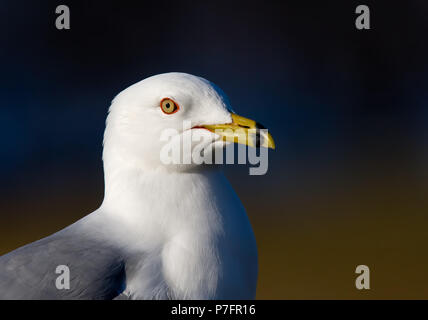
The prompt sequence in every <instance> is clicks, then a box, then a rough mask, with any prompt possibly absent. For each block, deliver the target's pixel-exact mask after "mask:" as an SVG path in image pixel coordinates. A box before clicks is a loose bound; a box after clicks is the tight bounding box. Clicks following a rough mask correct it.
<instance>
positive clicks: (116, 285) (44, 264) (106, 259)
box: [0, 229, 126, 299]
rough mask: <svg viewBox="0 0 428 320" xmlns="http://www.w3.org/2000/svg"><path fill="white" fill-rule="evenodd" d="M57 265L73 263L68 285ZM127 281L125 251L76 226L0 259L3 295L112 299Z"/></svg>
mask: <svg viewBox="0 0 428 320" xmlns="http://www.w3.org/2000/svg"><path fill="white" fill-rule="evenodd" d="M58 266H66V267H68V270H69V279H70V281H69V289H67V287H66V286H64V283H65V282H64V281H66V280H67V279H66V274H65V273H64V270H63V269H62V270H61V269H60V270H58V271H57V267H58ZM62 268H63V267H62ZM57 272H59V273H57ZM58 277H62V278H61V279H59V280H58V281H57V279H58ZM57 282H59V283H60V285H59V288H57ZM125 282H126V279H125V263H124V260H123V258H122V257H121V255H120V252H119V251H118V250H116V249H115V248H114V247H112V246H111V245H108V244H107V243H106V242H105V241H99V240H96V239H94V238H91V237H89V236H87V235H85V234H80V233H77V232H75V231H72V229H71V230H70V229H64V230H62V231H60V232H58V233H56V234H54V235H51V236H49V237H47V238H43V239H41V240H39V241H36V242H33V243H30V244H28V245H26V246H23V247H21V248H18V249H16V250H14V251H12V252H10V253H8V254H6V255H3V256H1V257H0V299H113V298H115V297H116V296H118V295H120V294H121V292H122V291H123V290H124V288H125Z"/></svg>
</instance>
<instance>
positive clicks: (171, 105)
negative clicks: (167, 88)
mask: <svg viewBox="0 0 428 320" xmlns="http://www.w3.org/2000/svg"><path fill="white" fill-rule="evenodd" d="M160 107H161V109H162V111H163V112H164V113H166V114H173V113H175V112H177V111H178V109H180V108H179V107H178V104H176V103H175V102H174V101H172V100H171V99H169V98H164V99H162V101H161V103H160Z"/></svg>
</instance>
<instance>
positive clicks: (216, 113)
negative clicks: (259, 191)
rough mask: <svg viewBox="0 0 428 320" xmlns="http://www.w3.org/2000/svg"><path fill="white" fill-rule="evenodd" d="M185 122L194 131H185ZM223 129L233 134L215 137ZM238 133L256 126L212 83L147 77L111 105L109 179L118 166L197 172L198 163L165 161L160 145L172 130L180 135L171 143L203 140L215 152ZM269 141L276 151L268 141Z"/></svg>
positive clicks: (179, 76)
mask: <svg viewBox="0 0 428 320" xmlns="http://www.w3.org/2000/svg"><path fill="white" fill-rule="evenodd" d="M183 123H185V124H187V125H189V124H190V126H187V127H183ZM225 128H230V129H232V133H231V132H230V131H229V132H228V133H224V134H216V133H218V131H217V129H225ZM237 128H239V129H242V130H244V131H245V130H248V129H250V128H258V126H257V124H256V122H254V121H252V120H249V119H245V118H243V117H240V116H237V115H235V114H234V113H232V112H231V107H230V104H229V101H228V99H227V97H226V95H225V94H224V93H223V91H222V90H221V89H220V88H218V87H217V86H216V85H214V84H213V83H211V82H209V81H207V80H205V79H203V78H200V77H196V76H193V75H190V74H186V73H165V74H159V75H156V76H152V77H149V78H147V79H144V80H142V81H140V82H138V83H136V84H134V85H132V86H130V87H128V88H127V89H125V90H124V91H122V92H121V93H119V94H118V95H117V96H116V97H115V98H114V100H113V102H112V105H111V107H110V110H109V115H108V117H107V122H106V130H105V134H104V151H103V160H104V170H105V175H106V178H107V176H108V175H109V174H110V173H111V172H113V171H115V169H117V168H119V167H121V168H124V167H125V168H132V169H136V170H139V171H143V172H144V171H148V170H164V169H165V170H183V168H184V169H185V170H186V169H194V168H195V167H196V166H197V164H195V163H191V165H186V166H184V167H183V166H173V165H165V164H164V163H163V162H162V161H161V157H160V154H161V149H162V148H163V146H164V144H165V143H166V141H161V136H162V134H163V133H165V132H167V131H168V130H170V129H173V130H174V131H175V132H177V134H176V137H174V138H175V140H174V139H172V140H173V141H176V143H177V144H181V145H182V144H184V143H186V142H188V143H190V145H191V148H193V147H194V146H195V145H197V144H198V143H200V141H204V142H206V143H205V150H210V151H212V150H213V148H215V147H223V146H224V145H225V144H224V141H225V140H226V141H232V142H237V141H235V140H236V139H235V138H236V137H237V136H238V135H237V134H235V133H233V132H234V131H233V130H235V129H237ZM214 131H215V132H216V133H214ZM259 138H260V137H258V139H259ZM234 139H235V140H234ZM169 142H170V141H169ZM265 142H266V143H265V146H268V147H273V140H272V138H271V137H270V136H266V139H265ZM245 143H246V144H250V145H251V143H247V142H245ZM261 145H263V143H262V144H261ZM181 150H184V149H183V148H182V149H181ZM191 150H193V149H191ZM184 152H185V150H184ZM181 156H182V157H184V156H186V155H181Z"/></svg>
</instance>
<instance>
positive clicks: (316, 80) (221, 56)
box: [0, 0, 428, 299]
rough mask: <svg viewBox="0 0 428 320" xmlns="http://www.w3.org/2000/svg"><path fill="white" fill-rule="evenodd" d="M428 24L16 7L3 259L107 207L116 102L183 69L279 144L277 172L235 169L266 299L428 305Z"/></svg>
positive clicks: (342, 15)
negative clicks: (106, 153) (141, 84)
mask: <svg viewBox="0 0 428 320" xmlns="http://www.w3.org/2000/svg"><path fill="white" fill-rule="evenodd" d="M60 4H66V5H68V6H69V8H70V11H71V30H57V29H56V28H55V19H56V17H57V15H56V14H55V8H56V6H57V5H60ZM359 4H366V5H368V6H369V8H370V10H371V29H370V30H362V31H361V30H357V29H356V28H355V19H356V17H357V14H355V8H356V6H357V5H359ZM427 16H428V3H427V2H426V1H423V0H420V1H406V2H403V1H401V2H394V3H393V2H392V1H376V2H368V1H365V2H359V1H275V2H269V1H228V2H221V1H208V0H204V1H181V0H180V1H178V0H177V1H151V2H147V3H145V2H144V1H140V2H128V1H115V2H112V3H106V2H104V1H44V3H43V4H41V3H36V2H34V1H19V2H12V1H9V2H8V3H6V1H2V2H1V3H0V107H1V109H0V140H1V147H0V254H3V253H6V252H8V251H10V250H12V249H15V248H17V247H18V246H21V245H24V244H26V243H28V242H31V241H34V240H36V239H39V238H41V237H44V236H47V235H49V234H51V233H53V232H55V231H57V230H59V229H61V228H63V227H65V226H67V225H69V224H70V223H72V222H74V221H76V220H77V219H79V218H81V217H83V216H84V215H86V214H88V213H90V212H91V211H92V210H94V209H96V208H97V207H98V206H99V205H100V204H101V202H102V199H103V188H104V185H103V170H102V161H101V152H102V136H103V130H104V124H105V117H106V112H107V109H108V107H109V103H110V101H111V100H112V98H113V97H114V96H115V95H116V94H117V93H118V92H120V91H121V90H123V89H125V88H126V87H127V86H129V85H131V84H133V83H135V82H137V81H139V80H141V79H143V78H145V77H148V76H150V75H153V74H158V73H163V72H169V71H181V72H187V73H191V74H195V75H199V76H202V77H205V78H207V79H209V80H211V81H213V82H214V83H216V84H217V85H219V86H220V87H221V88H222V89H223V90H224V91H225V92H226V93H227V94H228V96H229V98H230V100H231V102H232V106H233V107H234V109H235V111H236V112H237V113H239V114H241V115H244V116H248V117H250V118H253V119H257V120H258V121H260V122H261V123H263V124H264V125H265V126H266V127H268V128H269V129H270V132H271V133H272V134H273V136H274V138H275V142H276V145H277V149H276V150H275V151H273V152H270V154H269V171H268V173H267V175H265V176H249V175H248V167H246V166H243V165H235V166H228V167H227V168H226V169H225V170H226V174H227V176H228V177H229V179H230V180H231V183H232V185H233V186H234V188H235V190H236V191H237V193H238V195H239V196H240V198H241V199H242V201H243V203H244V206H245V207H246V209H247V212H248V214H249V216H250V219H251V221H252V224H253V226H254V230H255V233H256V237H257V242H258V246H259V257H260V276H259V283H258V298H260V299H300V298H309V299H314V298H320V299H330V298H338V299H350V298H366V299H375V298H376V299H380V298H383V299H386V298H403V299H407V298H424V299H427V298H428V250H427V248H428V232H427V227H428V198H427V196H428V194H427V188H428V169H427V165H428V163H427V161H428V149H427V147H428V132H427V124H428V108H427V102H428V90H427V89H428V76H427V72H428V62H427V57H428V44H427V35H428V22H427ZM360 264H365V265H367V266H369V267H370V270H371V289H370V290H367V291H364V290H363V291H358V290H357V289H356V288H355V286H354V281H355V278H356V276H357V275H356V274H355V273H354V272H355V268H356V266H357V265H360Z"/></svg>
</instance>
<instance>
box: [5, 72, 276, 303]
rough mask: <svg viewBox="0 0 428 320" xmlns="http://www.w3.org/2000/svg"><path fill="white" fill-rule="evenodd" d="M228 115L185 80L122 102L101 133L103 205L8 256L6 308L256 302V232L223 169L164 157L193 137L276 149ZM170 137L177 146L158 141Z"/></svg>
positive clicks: (205, 86) (134, 90) (146, 88)
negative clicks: (23, 303) (89, 302)
mask: <svg viewBox="0 0 428 320" xmlns="http://www.w3.org/2000/svg"><path fill="white" fill-rule="evenodd" d="M231 110H232V109H231V106H230V103H229V100H228V98H227V97H226V95H225V94H224V92H223V91H222V90H221V89H220V88H218V87H217V86H216V85H215V84H213V83H211V82H210V81H208V80H205V79H203V78H201V77H197V76H193V75H190V74H186V73H176V72H173V73H164V74H158V75H155V76H151V77H149V78H146V79H144V80H142V81H140V82H138V83H136V84H134V85H132V86H130V87H128V88H126V89H125V90H123V91H122V92H121V93H119V94H118V95H117V96H116V97H115V98H114V99H113V101H112V103H111V106H110V108H109V113H108V116H107V120H106V128H105V132H104V141H103V166H104V180H105V193H104V200H103V202H102V204H101V206H100V207H99V208H98V209H97V210H95V211H94V212H92V213H90V214H89V215H86V216H85V217H83V218H82V219H80V220H78V221H77V222H75V223H73V224H71V225H70V226H68V227H66V228H64V229H62V230H61V231H58V232H56V233H54V234H52V235H50V236H48V237H46V238H42V239H40V240H38V241H35V242H33V243H30V244H27V245H25V246H23V247H20V248H18V249H16V250H14V251H11V252H9V253H7V254H5V255H3V256H1V257H0V299H25V300H28V299H48V300H51V299H52V300H53V299H66V300H69V299H97V300H101V299H102V300H104V299H106V300H107V299H130V300H134V299H138V300H139V299H156V300H158V299H159V300H165V299H180V300H181V299H204V300H205V299H255V296H256V285H257V277H258V255H257V246H256V241H255V237H254V233H253V230H252V227H251V224H250V222H249V219H248V217H247V214H246V212H245V209H244V207H243V205H242V203H241V201H240V200H239V198H238V196H237V195H236V193H235V192H234V190H233V188H232V187H231V185H230V183H229V182H228V180H227V179H226V177H225V176H224V175H223V173H222V171H221V166H218V165H215V164H207V163H202V164H200V163H194V162H193V161H190V163H187V164H180V163H178V164H175V163H167V164H166V163H165V161H163V160H162V159H161V157H160V154H161V151H162V148H163V147H165V145H166V143H168V142H169V143H174V141H175V142H176V143H184V142H185V141H188V140H186V139H189V136H190V134H191V135H192V136H193V138H192V140H191V141H190V142H189V141H188V142H189V143H190V144H191V146H192V147H194V146H195V143H197V142H195V141H200V140H203V141H205V142H204V143H205V145H204V146H205V147H204V149H203V150H204V152H205V151H206V152H207V153H209V152H214V151H215V150H218V149H219V148H223V149H224V146H225V145H227V144H232V143H233V142H237V140H236V138H237V136H239V135H242V132H244V133H245V134H248V139H247V141H245V142H244V144H247V145H249V146H251V145H256V146H257V147H267V148H273V149H274V148H275V145H274V141H273V139H272V136H271V135H270V134H269V133H264V134H263V135H261V134H254V133H252V132H251V129H258V128H263V127H262V126H261V125H259V124H258V123H257V122H255V121H253V120H250V119H247V118H244V117H241V116H238V115H237V114H235V113H233V112H232V111H231ZM184 121H187V122H191V127H190V128H187V129H183V122H184ZM225 128H227V129H230V130H224V129H225ZM169 129H174V132H175V136H176V137H175V138H176V139H175V140H174V139H171V140H170V141H162V139H160V136H161V135H162V133H163V132H165V130H169ZM217 129H222V130H217ZM236 129H240V130H241V131H240V132H241V133H236V132H237V130H236ZM256 131H257V130H256ZM195 136H196V138H198V139H195ZM177 137H178V138H177ZM173 138H174V137H173ZM171 141H172V142H171ZM206 141H208V143H207V142H206ZM238 143H242V140H240V141H238ZM183 152H184V151H183ZM188 152H190V151H188ZM182 156H183V157H184V156H188V155H187V154H182ZM59 214H60V213H59ZM61 268H62V269H61ZM61 270H64V272H62V271H61ZM58 271H60V272H58ZM67 276H68V277H67ZM60 277H62V279H61V281H58V279H59V278H60ZM58 282H59V283H58Z"/></svg>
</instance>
